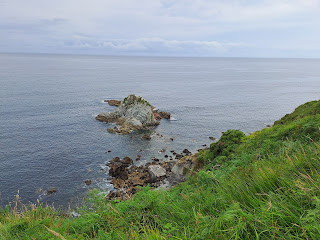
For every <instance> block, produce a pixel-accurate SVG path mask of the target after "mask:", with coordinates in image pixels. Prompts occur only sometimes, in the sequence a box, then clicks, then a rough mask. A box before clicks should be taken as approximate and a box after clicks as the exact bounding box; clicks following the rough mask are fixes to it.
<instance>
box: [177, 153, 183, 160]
mask: <svg viewBox="0 0 320 240" xmlns="http://www.w3.org/2000/svg"><path fill="white" fill-rule="evenodd" d="M183 157H184V156H183V155H182V154H176V159H180V158H183Z"/></svg>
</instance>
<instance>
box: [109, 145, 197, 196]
mask: <svg viewBox="0 0 320 240" xmlns="http://www.w3.org/2000/svg"><path fill="white" fill-rule="evenodd" d="M185 150H186V149H185ZM185 150H184V151H183V153H181V154H177V155H179V156H178V158H177V157H176V158H175V160H171V161H167V160H166V161H163V160H160V159H153V161H152V162H149V163H147V164H145V165H140V166H136V165H133V160H132V159H131V158H130V157H125V158H123V159H120V158H119V157H115V158H113V159H112V160H111V161H110V162H109V163H107V164H106V165H107V166H109V167H110V170H109V175H110V176H111V177H112V181H111V182H112V184H113V187H114V188H115V189H116V190H115V191H111V192H110V193H109V194H108V195H107V198H108V199H117V200H127V199H129V198H131V196H132V195H133V194H135V193H136V192H137V190H138V187H139V186H141V187H143V186H147V185H150V187H152V188H171V187H173V186H175V185H177V184H178V183H180V182H183V181H185V179H186V173H188V172H189V171H190V170H191V169H192V170H198V169H199V168H200V167H201V166H202V163H201V162H199V160H197V156H198V154H197V153H196V154H194V155H191V152H189V151H185Z"/></svg>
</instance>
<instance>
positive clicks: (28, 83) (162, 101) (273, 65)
mask: <svg viewBox="0 0 320 240" xmlns="http://www.w3.org/2000/svg"><path fill="white" fill-rule="evenodd" d="M129 94H136V95H138V96H142V97H144V98H145V99H146V100H147V101H149V102H150V103H151V104H152V105H153V106H155V107H156V108H158V109H160V110H161V111H166V112H170V113H171V116H172V118H171V119H170V120H162V121H161V123H160V125H159V126H157V127H156V128H154V129H151V130H149V132H148V133H149V134H151V136H152V138H151V140H145V139H143V138H142V135H143V134H145V132H134V133H132V134H130V135H115V134H111V133H109V132H107V128H109V127H112V126H113V125H111V124H106V123H102V122H99V121H97V120H95V116H96V115H97V114H99V113H102V112H108V111H113V110H114V109H115V107H112V106H109V105H108V104H107V103H105V102H104V100H108V99H117V100H121V99H123V98H125V97H126V96H128V95H129ZM319 98H320V59H270V58H269V59H264V58H191V57H190V58H184V57H183V58H182V57H181V58H180V57H124V56H121V57H114V56H82V55H49V54H0V206H1V207H4V206H5V205H7V204H9V203H11V202H12V201H13V200H14V199H16V197H17V196H19V199H20V201H21V202H22V203H25V204H28V203H35V202H40V203H44V204H49V205H52V204H53V205H54V206H56V207H61V208H67V207H69V206H75V205H77V204H80V203H81V202H82V200H83V198H85V197H86V196H87V195H88V193H89V192H91V190H93V189H98V190H99V191H101V193H104V194H107V193H108V192H109V191H110V190H112V189H113V187H112V185H111V184H110V178H109V176H108V168H107V167H106V163H108V161H110V160H111V159H112V158H114V157H117V156H119V157H125V156H129V157H131V158H132V159H134V162H135V164H137V165H139V164H145V163H147V162H148V161H151V159H152V158H153V157H156V158H160V159H165V158H164V155H165V154H167V155H171V152H170V151H171V150H175V151H176V152H181V151H182V150H183V149H185V148H187V149H189V150H190V151H192V152H197V150H198V149H200V148H203V147H205V145H207V146H209V144H210V143H211V142H212V140H210V139H209V137H214V138H217V139H218V138H219V137H220V136H221V132H224V131H226V130H228V129H239V130H242V131H243V132H245V133H246V134H250V133H252V132H254V131H256V130H259V129H262V128H265V127H266V126H267V125H272V124H273V122H274V121H275V120H278V119H279V118H281V117H282V116H284V115H285V114H286V113H290V112H292V111H293V110H294V109H295V108H296V107H297V106H299V105H300V104H303V103H305V102H308V101H311V100H318V99H319ZM171 138H172V139H173V141H172V140H171ZM161 149H166V152H164V153H162V152H161V151H160V150H161ZM110 151H111V152H110ZM137 155H141V160H140V161H136V160H135V159H136V156H137ZM85 180H91V181H92V184H91V185H88V186H87V185H86V184H85V182H84V181H85ZM51 188H55V189H56V190H57V192H56V193H53V194H51V195H48V194H46V193H47V190H48V189H51Z"/></svg>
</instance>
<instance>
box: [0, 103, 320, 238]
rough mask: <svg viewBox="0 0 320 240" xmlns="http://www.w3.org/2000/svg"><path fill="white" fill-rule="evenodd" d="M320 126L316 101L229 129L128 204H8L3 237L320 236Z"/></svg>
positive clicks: (93, 200)
mask: <svg viewBox="0 0 320 240" xmlns="http://www.w3.org/2000/svg"><path fill="white" fill-rule="evenodd" d="M319 127H320V101H314V102H310V103H306V104H304V105H302V106H300V107H298V108H297V109H296V110H295V111H294V112H293V113H291V114H288V115H286V116H285V117H283V118H282V119H281V120H279V121H276V122H275V124H274V126H273V127H270V128H266V129H262V130H261V131H257V132H255V133H252V134H250V135H248V136H245V135H244V134H243V133H242V132H240V131H238V130H229V131H227V132H225V133H224V134H223V135H222V137H221V138H220V140H219V141H217V142H215V143H212V144H211V146H210V148H209V149H207V150H203V151H201V153H200V154H199V160H201V161H204V162H205V163H206V164H205V167H204V169H203V170H201V171H199V172H194V173H191V174H190V177H189V178H188V180H187V181H186V182H183V183H181V184H180V185H178V186H176V187H174V188H172V189H170V190H169V191H165V190H158V191H152V190H151V189H150V188H148V187H145V188H142V189H140V191H139V192H138V193H136V194H135V195H134V196H133V197H132V199H130V200H127V201H121V202H119V201H107V200H106V199H105V198H104V197H103V196H101V195H99V194H97V193H96V192H93V193H92V195H91V197H90V198H89V199H88V204H89V205H90V208H89V207H88V206H83V207H82V208H81V209H79V210H77V211H78V213H79V214H80V216H79V217H75V218H72V217H70V216H68V215H64V214H62V213H61V212H59V211H58V210H55V209H54V208H52V207H42V206H38V207H36V206H30V207H26V208H21V209H19V208H18V207H17V206H16V205H12V206H8V207H6V208H5V209H2V210H1V211H0V239H320V130H319ZM217 166H219V167H217ZM17 202H18V201H17Z"/></svg>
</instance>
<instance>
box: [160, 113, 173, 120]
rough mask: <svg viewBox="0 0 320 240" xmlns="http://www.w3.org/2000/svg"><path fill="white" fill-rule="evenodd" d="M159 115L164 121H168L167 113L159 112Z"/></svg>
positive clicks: (168, 114) (168, 115)
mask: <svg viewBox="0 0 320 240" xmlns="http://www.w3.org/2000/svg"><path fill="white" fill-rule="evenodd" d="M159 115H160V116H161V117H162V118H164V119H170V116H171V114H170V113H168V112H159Z"/></svg>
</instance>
